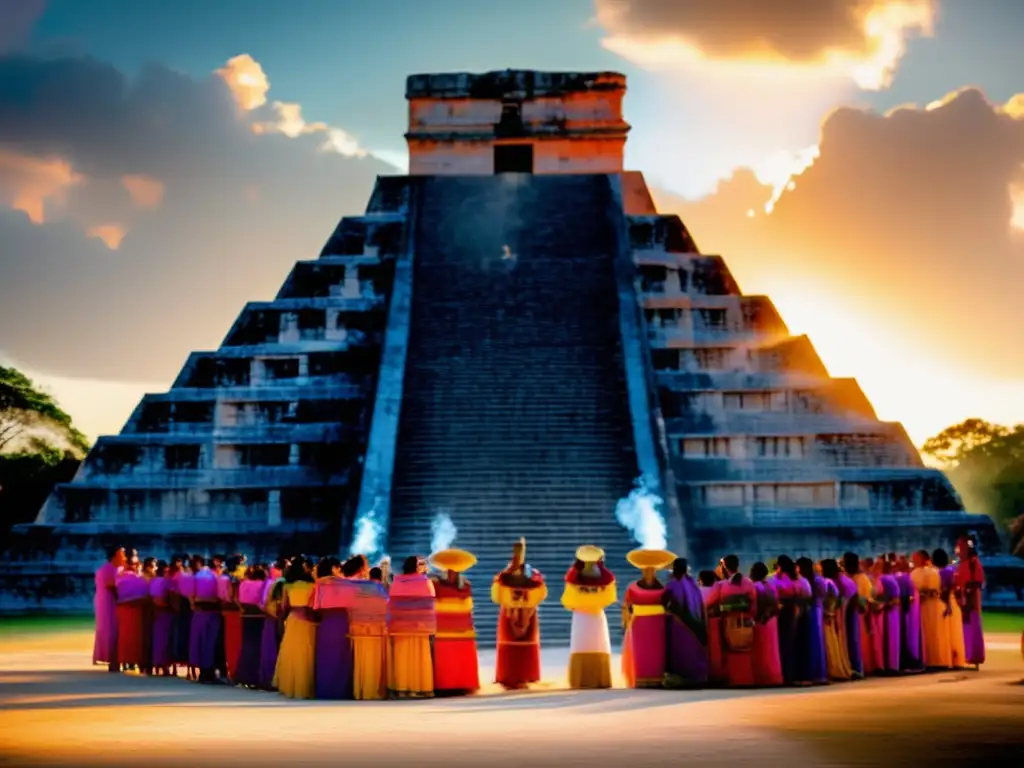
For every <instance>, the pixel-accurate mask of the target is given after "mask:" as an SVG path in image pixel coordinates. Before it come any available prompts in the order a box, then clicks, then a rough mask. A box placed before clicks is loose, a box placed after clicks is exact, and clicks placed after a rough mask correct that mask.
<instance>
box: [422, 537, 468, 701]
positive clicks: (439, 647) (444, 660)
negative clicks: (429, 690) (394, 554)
mask: <svg viewBox="0 0 1024 768" xmlns="http://www.w3.org/2000/svg"><path fill="white" fill-rule="evenodd" d="M430 564H431V565H432V566H434V567H435V568H437V569H439V570H442V571H444V575H443V576H442V575H434V576H432V577H431V580H432V581H433V582H434V597H435V602H434V604H435V607H436V610H437V634H436V635H435V636H434V692H435V693H436V694H438V695H442V696H452V695H460V694H467V693H475V692H476V691H478V690H480V662H479V660H478V658H477V655H476V627H475V626H474V625H473V586H472V584H470V583H469V580H468V579H467V578H466V577H465V576H463V575H462V574H463V573H464V572H465V571H468V570H469V569H470V568H472V567H473V566H474V565H475V564H476V556H475V555H473V554H472V553H470V552H466V551H465V550H462V549H445V550H442V551H440V552H435V553H434V554H433V555H431V557H430Z"/></svg>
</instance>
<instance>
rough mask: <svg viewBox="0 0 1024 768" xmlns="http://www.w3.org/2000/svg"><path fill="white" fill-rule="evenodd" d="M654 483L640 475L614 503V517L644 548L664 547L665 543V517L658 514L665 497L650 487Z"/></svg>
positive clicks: (666, 543) (654, 485) (666, 542)
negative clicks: (627, 492) (616, 502)
mask: <svg viewBox="0 0 1024 768" xmlns="http://www.w3.org/2000/svg"><path fill="white" fill-rule="evenodd" d="M656 487H657V484H656V483H655V482H652V481H651V480H650V479H649V478H647V477H640V478H638V479H637V481H636V487H635V488H633V490H632V491H630V492H629V495H628V496H626V497H625V498H622V499H619V503H618V504H616V505H615V519H616V520H618V521H619V525H621V526H622V527H623V528H625V529H626V530H627V531H629V532H630V533H631V534H632V535H633V540H634V541H636V542H637V543H638V544H639V545H640V546H641V547H643V548H644V549H665V548H666V547H667V546H668V540H667V537H666V534H667V528H666V525H665V518H664V517H663V516H662V514H661V507H662V505H663V504H664V503H665V502H664V499H662V498H661V496H659V495H658V494H657V493H655V492H654V491H653V490H652V488H656Z"/></svg>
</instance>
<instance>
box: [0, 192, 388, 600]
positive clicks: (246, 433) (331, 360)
mask: <svg viewBox="0 0 1024 768" xmlns="http://www.w3.org/2000/svg"><path fill="white" fill-rule="evenodd" d="M406 183H407V180H405V179H399V180H397V182H396V180H394V179H381V180H380V181H379V182H378V185H377V189H376V190H375V193H374V196H373V198H372V199H371V202H370V205H369V207H368V209H367V213H366V215H364V216H362V217H355V218H346V219H344V220H342V222H341V223H340V224H339V225H338V227H337V228H336V230H335V232H334V233H333V234H332V235H331V237H330V238H329V239H328V242H327V244H326V245H325V247H324V250H323V253H322V254H321V256H320V258H318V259H314V260H311V261H301V262H298V263H297V264H296V265H295V267H294V268H293V269H292V272H291V273H290V275H289V276H288V278H287V279H286V280H285V282H284V285H283V286H282V288H281V290H280V292H279V293H278V296H277V297H276V298H275V299H274V300H272V301H257V302H250V303H249V304H247V305H246V307H245V308H244V309H243V310H242V312H241V313H240V315H239V317H238V319H237V321H236V322H235V323H234V325H233V326H232V328H231V329H230V330H229V332H228V333H227V335H226V336H225V339H224V342H223V343H222V344H221V346H220V347H219V348H218V349H217V350H215V351H209V352H196V353H193V354H192V355H191V356H190V357H189V359H188V361H187V362H186V364H185V366H184V367H183V369H182V371H181V373H180V374H179V376H178V377H177V380H176V381H175V383H174V385H173V386H172V388H171V389H170V390H169V391H167V392H164V393H159V394H150V395H146V396H145V397H144V398H143V400H142V402H141V403H140V404H139V405H138V407H137V408H136V409H135V411H134V413H133V414H132V416H131V417H130V418H129V420H128V422H127V424H126V425H125V427H124V429H123V430H122V431H121V433H120V434H119V435H113V436H105V437H101V438H100V439H99V440H98V441H97V443H96V445H95V446H94V447H93V449H92V451H90V453H89V455H88V456H87V458H86V459H85V461H84V462H83V463H82V466H81V468H80V469H79V471H78V473H77V474H76V476H75V478H74V480H73V481H72V482H71V483H68V484H65V485H61V486H58V487H57V488H56V489H55V491H54V492H53V494H52V495H51V496H50V498H49V499H48V500H47V502H46V504H45V506H44V507H43V509H42V510H41V511H40V513H39V516H38V517H37V519H36V521H35V523H34V524H33V525H30V526H22V527H20V528H18V529H16V531H15V535H14V536H13V545H12V549H11V551H10V552H8V553H7V556H6V558H5V562H4V564H3V566H2V567H0V610H2V611H11V610H29V609H33V608H39V607H52V608H55V609H56V608H67V607H69V606H79V604H81V603H82V600H84V599H85V598H84V597H83V595H87V594H91V586H90V579H91V574H92V572H93V571H94V569H95V568H96V565H97V563H98V562H101V561H102V558H103V555H102V553H103V549H104V547H105V546H106V545H109V544H110V543H111V542H119V543H121V544H124V545H126V546H132V547H135V548H137V549H138V550H139V551H140V553H141V554H143V555H154V556H158V557H168V556H170V555H171V554H172V553H175V552H183V551H189V552H196V551H198V552H205V553H207V554H210V553H213V552H217V551H221V552H230V551H243V552H246V553H247V554H248V555H249V556H250V557H251V558H253V559H273V558H275V557H277V555H278V554H279V553H280V552H281V551H282V550H287V551H302V550H307V551H318V552H324V551H329V550H332V549H336V548H339V547H340V545H341V543H342V542H344V543H345V544H347V543H348V540H349V538H350V536H351V528H352V520H353V516H354V512H355V507H356V502H357V499H358V493H359V488H360V483H361V478H362V470H363V460H364V454H365V450H366V443H367V433H368V431H369V428H370V422H371V415H372V412H373V406H374V398H375V394H376V384H377V373H378V367H379V363H380V357H381V348H382V345H383V341H384V332H385V326H386V323H387V313H388V305H389V299H390V297H391V293H392V287H393V283H394V279H395V277H394V275H395V262H396V258H397V257H399V256H400V255H401V254H404V253H405V252H406V229H407V227H406V219H407V212H408V211H407V208H408V206H407V190H406V188H405V185H406ZM82 606H84V604H82ZM82 606H80V607H82Z"/></svg>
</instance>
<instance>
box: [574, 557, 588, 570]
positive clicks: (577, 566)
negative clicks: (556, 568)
mask: <svg viewBox="0 0 1024 768" xmlns="http://www.w3.org/2000/svg"><path fill="white" fill-rule="evenodd" d="M586 566H587V564H586V563H584V562H583V561H582V560H580V559H578V558H577V559H576V560H573V561H572V567H573V570H575V571H582V570H583V569H584V568H586Z"/></svg>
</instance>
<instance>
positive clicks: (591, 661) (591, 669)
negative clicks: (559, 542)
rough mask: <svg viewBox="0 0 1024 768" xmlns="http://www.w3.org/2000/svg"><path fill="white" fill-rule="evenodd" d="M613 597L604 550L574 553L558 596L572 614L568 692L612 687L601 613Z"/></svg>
mask: <svg viewBox="0 0 1024 768" xmlns="http://www.w3.org/2000/svg"><path fill="white" fill-rule="evenodd" d="M616 597H617V595H616V588H615V576H614V574H612V572H611V571H609V570H608V569H607V568H606V567H605V565H604V550H601V549H599V548H598V547H593V546H590V545H587V546H583V547H580V548H579V549H577V550H576V561H575V562H574V563H573V564H572V567H570V568H569V572H568V573H566V575H565V590H564V591H563V592H562V605H563V606H564V607H565V609H566V610H567V611H572V630H571V635H570V640H569V687H570V688H576V689H582V688H611V687H612V643H611V637H610V635H609V633H608V617H607V616H606V615H605V609H606V608H607V607H608V606H610V605H611V604H612V603H614V602H615V600H616Z"/></svg>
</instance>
